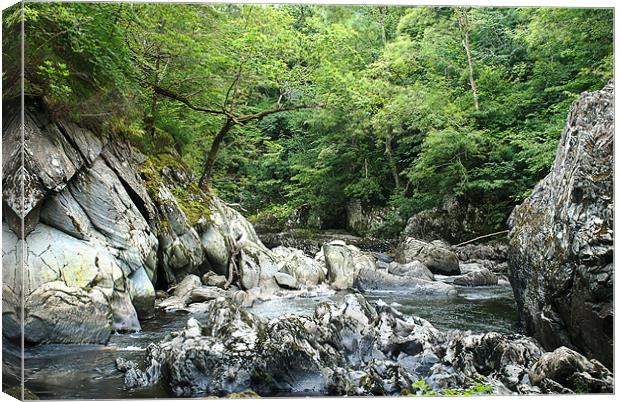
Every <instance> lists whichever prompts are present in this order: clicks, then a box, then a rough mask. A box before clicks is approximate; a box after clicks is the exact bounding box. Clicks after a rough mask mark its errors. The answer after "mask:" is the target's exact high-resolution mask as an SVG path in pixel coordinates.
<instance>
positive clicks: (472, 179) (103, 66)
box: [3, 3, 613, 236]
mask: <svg viewBox="0 0 620 402" xmlns="http://www.w3.org/2000/svg"><path fill="white" fill-rule="evenodd" d="M24 7H25V9H24V17H25V30H26V31H25V84H26V95H27V96H33V97H38V98H42V99H43V100H44V102H45V104H46V105H47V107H48V108H49V109H50V110H51V111H53V112H55V113H59V114H64V115H70V116H72V118H74V119H75V120H77V121H80V122H82V123H83V124H87V125H89V126H90V127H93V128H94V129H96V130H98V131H100V132H110V133H114V134H115V135H121V136H125V137H126V138H128V139H129V140H130V141H131V142H132V143H133V144H134V145H135V146H136V147H138V148H139V149H140V150H141V151H142V152H144V153H145V154H147V155H156V154H159V153H164V152H171V151H172V150H174V152H176V153H178V154H179V155H181V157H182V160H183V161H184V162H185V163H186V164H187V165H188V166H189V167H190V168H191V169H192V171H193V172H194V173H195V177H196V181H197V182H198V181H199V180H200V181H201V184H202V185H203V186H205V187H206V186H209V188H210V189H211V191H213V192H215V193H217V194H218V195H219V196H220V197H222V198H223V199H225V200H226V201H228V202H231V203H237V204H239V205H240V207H241V208H242V209H243V210H244V211H247V212H246V213H248V214H249V215H254V216H255V217H257V218H262V217H270V218H271V219H273V221H274V222H276V224H284V222H285V221H286V220H287V219H288V218H290V217H291V216H293V215H294V214H295V212H299V211H302V210H303V211H304V212H305V213H306V215H307V216H309V218H308V219H307V220H306V221H305V224H306V225H308V226H317V227H323V228H330V227H340V226H342V216H343V214H344V210H345V206H346V205H347V203H350V202H352V201H359V202H360V203H361V204H362V205H363V206H366V207H377V208H379V207H380V208H385V209H386V210H387V211H389V212H388V213H387V218H386V220H385V222H384V224H383V225H381V226H380V227H379V228H376V230H375V233H372V234H374V235H377V236H393V235H394V234H395V233H397V232H398V231H400V230H401V229H402V227H403V225H404V223H405V222H406V219H407V218H408V217H409V216H411V215H412V214H414V213H416V212H419V211H422V210H426V209H429V208H433V207H440V206H442V205H443V204H444V203H446V202H447V200H456V201H458V203H459V204H461V205H475V206H477V207H478V208H481V209H482V210H484V212H485V214H486V216H487V219H488V221H489V225H490V226H491V227H494V228H497V229H501V228H502V227H503V226H504V225H505V220H506V217H507V216H508V214H509V212H510V211H511V209H512V208H513V207H514V205H516V204H518V203H519V202H520V201H522V200H523V199H524V197H525V196H527V194H528V192H529V191H531V189H532V187H533V186H534V184H535V183H536V182H537V181H538V180H540V179H541V178H542V177H544V175H545V174H546V173H547V171H548V169H549V168H550V165H551V162H552V160H553V156H554V152H555V148H556V145H557V141H558V139H559V136H560V132H561V129H562V127H563V124H564V121H565V118H566V113H567V111H568V108H569V106H570V104H571V103H572V102H573V101H574V100H575V98H576V97H577V95H578V94H579V93H581V92H583V91H591V90H596V89H599V88H601V87H602V86H603V85H604V84H605V83H606V82H607V81H608V80H609V78H610V77H612V74H613V54H612V53H613V10H610V9H554V8H453V7H385V6H364V7H353V6H338V7H336V6H319V5H271V6H266V5H225V4H219V5H183V4H140V3H135V4H122V3H115V4H111V3H99V4H93V3H91V4H86V3H26V4H25V6H24ZM20 14H21V9H20V8H13V9H8V10H6V11H5V12H4V14H3V30H4V43H3V48H4V53H3V62H4V66H5V68H4V70H5V71H3V80H4V93H3V96H4V97H5V99H10V98H11V97H15V96H17V95H18V94H19V87H20V82H19V80H18V78H17V77H18V74H17V72H18V71H19V68H20V64H19V63H20V62H19V59H17V58H15V57H13V56H14V55H15V54H18V46H19V41H18V40H16V38H18V36H19V31H20V26H21V22H20ZM16 52H17V53H16ZM214 144H216V145H215V146H214Z"/></svg>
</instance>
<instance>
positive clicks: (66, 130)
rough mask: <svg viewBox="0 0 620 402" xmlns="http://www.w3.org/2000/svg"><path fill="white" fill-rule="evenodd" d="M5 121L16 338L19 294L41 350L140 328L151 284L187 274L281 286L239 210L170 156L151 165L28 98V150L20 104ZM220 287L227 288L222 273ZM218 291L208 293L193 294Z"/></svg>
mask: <svg viewBox="0 0 620 402" xmlns="http://www.w3.org/2000/svg"><path fill="white" fill-rule="evenodd" d="M6 117H7V118H6V119H5V120H4V124H3V129H2V130H3V131H2V140H3V145H4V148H3V176H2V181H3V222H2V231H3V245H2V263H3V270H2V275H3V281H4V286H3V300H5V302H6V303H5V304H6V305H5V308H4V309H3V322H5V328H7V331H5V335H7V336H8V337H9V338H11V339H17V338H19V331H18V330H17V329H18V328H19V327H20V321H21V320H22V317H20V314H21V308H19V306H18V305H17V304H16V303H15V301H16V300H20V299H21V297H22V294H21V291H22V287H23V293H24V294H23V297H24V300H25V304H26V306H28V308H27V309H26V310H25V313H26V314H25V317H23V321H24V323H25V334H24V336H25V337H26V339H27V340H28V341H29V342H35V343H36V342H66V343H74V342H78V343H81V342H95V343H105V342H106V341H107V339H108V338H109V336H110V334H111V332H112V331H136V330H140V328H141V326H140V320H143V319H148V318H150V317H151V316H152V315H153V312H154V303H155V286H154V285H155V284H158V286H160V287H163V288H164V289H167V288H168V287H170V286H173V285H176V284H179V283H180V282H181V281H182V280H183V278H185V277H186V276H188V275H190V274H197V275H202V274H204V273H206V272H209V271H210V270H213V271H216V272H217V273H221V274H223V275H224V276H225V279H224V281H225V280H226V278H227V277H228V274H229V272H228V269H229V266H234V267H236V269H235V272H233V273H232V274H233V275H232V277H233V279H234V281H235V283H237V282H238V283H239V284H240V285H241V286H242V287H243V288H244V289H251V288H255V287H257V286H264V287H266V288H267V287H270V286H271V287H274V288H277V285H276V284H275V281H274V280H273V275H274V274H275V273H276V272H278V270H279V266H278V263H279V259H278V258H277V257H276V256H275V255H273V254H272V253H271V252H270V251H269V250H268V249H267V248H265V247H264V246H263V245H262V243H261V242H260V240H259V239H258V237H257V236H256V233H255V232H254V229H253V228H252V226H251V225H250V224H249V223H248V221H247V220H245V219H244V218H243V217H242V216H241V215H240V214H239V213H238V212H236V211H234V210H233V209H232V208H230V207H229V206H227V205H226V204H224V203H223V202H222V201H221V200H219V199H217V198H216V197H209V196H207V195H206V194H205V193H204V192H202V191H200V189H198V188H197V187H196V186H195V185H194V184H193V179H192V177H191V174H190V173H189V170H188V169H187V167H186V166H184V165H183V163H182V162H180V161H179V160H178V159H179V157H178V155H176V154H175V153H174V151H170V152H167V151H166V152H162V153H161V154H158V155H151V156H149V157H148V158H147V157H146V156H144V155H142V154H140V153H139V152H137V151H135V150H134V149H133V148H132V147H131V146H130V145H129V144H128V143H124V142H122V141H121V140H119V139H117V138H115V136H112V135H106V134H94V133H93V132H91V131H89V130H86V129H84V128H81V127H79V126H77V125H75V124H73V123H71V122H68V121H65V120H63V119H56V120H54V119H51V118H50V117H49V116H48V115H47V114H46V113H45V112H43V107H42V106H41V105H39V104H38V103H37V102H36V101H32V100H29V101H28V103H27V105H26V109H25V116H24V130H25V135H24V139H25V142H24V146H23V148H22V147H21V129H20V125H21V123H20V119H19V109H16V108H11V107H8V109H7V113H6ZM22 150H23V151H24V152H23V157H24V158H23V160H24V163H23V166H22V163H21V162H22V152H21V151H22ZM22 180H23V184H24V196H23V198H22V193H21V184H22ZM22 203H23V206H22ZM22 218H23V219H24V230H23V231H22V227H21V219H22ZM22 256H24V257H25V258H24V259H23V260H22ZM231 260H233V262H234V264H232V265H230V264H229V262H230V261H231ZM22 268H23V269H24V275H23V277H22ZM212 281H213V284H214V285H216V286H223V285H224V284H225V283H226V282H224V283H222V277H221V276H220V277H217V278H215V277H214V278H213V279H212ZM219 294H220V293H218V292H217V291H214V290H208V291H207V290H201V291H197V292H195V294H194V295H193V299H194V300H198V299H209V298H213V297H212V296H213V295H219ZM184 297H185V296H184ZM188 297H189V296H188ZM85 316H86V317H88V318H85ZM60 317H62V320H60ZM60 321H62V322H61V323H60Z"/></svg>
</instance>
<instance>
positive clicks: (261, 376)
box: [126, 294, 550, 396]
mask: <svg viewBox="0 0 620 402" xmlns="http://www.w3.org/2000/svg"><path fill="white" fill-rule="evenodd" d="M207 310H208V311H209V314H207V316H206V318H205V319H203V320H202V321H200V322H199V321H197V320H195V319H193V318H192V319H190V320H189V321H188V324H187V326H186V328H185V329H184V330H183V331H181V332H180V333H177V334H175V335H174V336H169V337H167V338H166V339H164V340H163V341H162V342H160V343H159V344H158V345H152V346H151V347H149V350H148V351H147V353H146V362H147V366H146V370H144V371H139V372H137V373H130V374H128V375H126V378H127V381H128V382H136V381H135V380H134V378H138V379H143V378H146V379H147V380H148V384H153V383H155V382H158V381H164V382H165V383H166V384H167V385H168V386H169V387H170V389H172V391H173V393H174V395H176V396H196V395H204V394H209V395H224V394H228V393H231V392H239V391H240V390H245V389H252V390H254V391H255V392H258V393H259V394H261V395H264V396H269V395H276V394H279V393H281V392H316V393H321V394H326V393H327V394H329V395H398V394H400V393H402V392H404V391H408V392H411V391H412V389H411V384H412V383H413V382H415V381H417V380H418V379H423V380H424V381H425V382H427V383H428V384H430V386H431V387H432V389H434V390H441V389H444V388H450V389H464V388H467V387H469V386H470V385H471V384H472V383H475V382H479V381H480V380H481V378H483V377H481V376H484V381H485V383H488V384H492V386H493V388H494V390H495V391H496V392H497V393H502V394H504V393H508V394H509V393H512V392H517V393H539V392H545V391H544V389H543V390H541V388H539V387H538V386H535V385H533V384H532V383H530V380H529V377H528V370H529V369H530V368H531V367H532V365H533V364H534V363H535V362H536V361H537V360H538V359H540V357H541V356H542V355H543V351H542V349H541V348H540V346H539V345H538V344H537V343H536V342H535V341H534V340H533V339H531V338H527V337H524V336H521V335H512V336H505V335H500V334H497V333H488V334H476V335H474V334H471V333H469V332H461V331H450V332H441V331H438V330H437V329H436V328H434V327H433V326H432V325H431V324H430V323H429V322H428V321H426V320H423V319H421V318H418V317H412V316H405V315H403V314H401V313H400V312H398V311H397V310H394V309H393V308H392V307H389V306H387V305H386V304H385V303H382V302H380V301H379V302H378V303H377V304H376V307H373V306H371V305H370V304H368V302H367V301H366V300H365V299H364V297H363V296H362V295H361V294H349V295H347V296H346V297H345V298H344V301H343V303H341V304H338V305H335V304H331V303H320V304H318V305H317V306H316V308H315V312H314V314H313V315H311V316H296V315H291V314H289V315H286V316H282V317H278V318H274V319H271V320H266V319H263V318H260V317H257V316H254V315H252V314H249V313H247V312H246V311H245V310H243V309H242V308H241V307H239V306H238V305H236V304H235V303H232V302H229V301H227V300H224V299H217V300H212V301H210V302H208V303H207ZM132 367H134V366H132ZM138 382H142V380H139V381H138ZM545 389H550V388H545Z"/></svg>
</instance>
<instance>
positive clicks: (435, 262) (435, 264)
mask: <svg viewBox="0 0 620 402" xmlns="http://www.w3.org/2000/svg"><path fill="white" fill-rule="evenodd" d="M412 261H420V262H421V263H423V264H424V265H426V266H427V267H428V269H430V270H431V272H433V273H434V274H441V275H458V274H460V273H461V271H460V270H459V260H458V257H457V256H456V254H455V253H454V252H453V251H451V250H449V249H448V248H446V247H443V246H441V245H438V244H436V243H426V242H423V241H420V240H417V239H414V238H412V237H408V238H406V239H405V240H404V241H403V242H402V243H400V244H399V245H398V248H397V249H396V262H398V263H400V264H406V263H410V262H412Z"/></svg>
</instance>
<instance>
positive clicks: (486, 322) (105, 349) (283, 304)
mask: <svg viewBox="0 0 620 402" xmlns="http://www.w3.org/2000/svg"><path fill="white" fill-rule="evenodd" d="M458 293H459V294H458V296H454V297H420V296H413V295H407V294H404V293H393V292H392V293H390V292H372V293H366V294H365V296H366V298H367V299H368V300H369V301H370V302H371V303H376V302H377V301H378V300H380V299H381V300H383V301H384V302H386V303H387V304H391V305H393V306H394V307H395V308H396V309H398V310H399V311H401V312H403V313H405V314H413V315H417V316H420V317H422V318H425V319H427V320H429V321H430V322H431V323H433V324H434V325H435V326H436V327H437V328H440V329H461V330H471V331H473V332H488V331H497V332H500V333H510V332H515V328H514V321H515V319H516V311H515V305H514V299H513V296H512V290H511V288H510V287H509V286H492V287H479V288H458ZM345 295H346V292H338V293H336V294H331V295H323V296H320V295H319V296H316V297H313V298H292V299H291V298H289V299H286V298H280V299H273V300H269V301H266V302H263V303H260V304H257V305H255V306H254V307H252V308H251V309H249V311H251V312H252V313H254V314H257V315H261V316H264V317H267V318H272V317H277V316H279V315H282V314H288V313H293V314H299V315H310V314H312V313H313V311H314V307H315V306H316V305H317V304H318V303H320V302H323V301H332V302H336V303H338V302H340V301H342V299H343V298H344V296H345ZM189 317H190V315H189V314H187V313H181V312H177V313H164V312H158V314H157V315H156V317H155V318H154V319H152V320H149V321H145V322H144V323H143V325H142V332H140V333H133V334H115V335H113V336H112V338H111V340H110V343H109V344H108V345H106V346H103V345H39V346H35V347H29V348H27V350H26V354H25V355H26V386H27V387H28V388H30V389H31V390H32V391H34V392H35V393H36V394H37V395H38V396H39V397H41V398H42V399H66V398H79V399H91V398H96V399H107V398H118V399H120V398H157V397H169V396H170V394H169V393H168V392H167V390H166V389H165V388H164V387H163V386H159V385H158V386H154V387H151V388H147V389H139V390H131V391H129V390H126V389H125V387H124V384H123V374H122V373H120V372H118V371H117V370H116V367H115V363H114V361H115V359H116V358H117V357H124V358H126V359H132V360H135V361H137V362H142V358H143V356H144V349H145V348H146V347H147V346H148V345H149V344H150V343H152V342H153V343H155V342H158V341H160V340H161V339H162V338H163V337H164V336H165V335H166V334H168V333H170V332H171V331H176V330H179V329H181V328H182V327H183V326H184V325H185V323H186V322H187V319H188V318H189ZM197 318H198V319H199V320H200V315H197Z"/></svg>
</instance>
